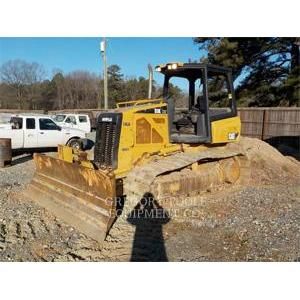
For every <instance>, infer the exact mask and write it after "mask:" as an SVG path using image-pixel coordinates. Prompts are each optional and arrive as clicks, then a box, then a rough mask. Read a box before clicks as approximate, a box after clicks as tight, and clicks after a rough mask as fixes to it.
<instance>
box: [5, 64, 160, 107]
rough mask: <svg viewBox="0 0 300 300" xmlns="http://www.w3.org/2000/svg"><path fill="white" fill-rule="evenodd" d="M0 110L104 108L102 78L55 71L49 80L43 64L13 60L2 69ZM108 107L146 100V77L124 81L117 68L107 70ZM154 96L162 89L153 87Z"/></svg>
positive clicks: (78, 72) (89, 74) (112, 66)
mask: <svg viewBox="0 0 300 300" xmlns="http://www.w3.org/2000/svg"><path fill="white" fill-rule="evenodd" d="M0 74H1V82H0V108H12V109H14V108H16V109H43V110H53V109H72V108H102V107H103V99H104V95H103V78H102V77H101V76H98V75H96V74H94V73H91V72H88V71H85V70H78V71H73V72H70V73H67V74H64V73H63V72H62V71H59V70H56V71H55V72H54V75H53V76H52V78H51V79H46V75H45V74H46V72H45V70H44V68H43V66H42V65H40V64H37V63H28V62H26V61H22V60H12V61H8V62H6V63H4V64H3V65H2V66H1V68H0ZM108 90H109V105H110V107H111V108H112V107H115V104H116V102H119V101H128V100H136V99H145V98H147V96H148V80H147V79H146V78H144V77H139V78H125V77H124V75H123V74H122V72H121V68H120V67H119V66H118V65H111V66H109V67H108ZM153 91H154V95H156V96H157V95H158V93H160V92H161V88H160V87H159V86H157V85H156V84H154V90H153Z"/></svg>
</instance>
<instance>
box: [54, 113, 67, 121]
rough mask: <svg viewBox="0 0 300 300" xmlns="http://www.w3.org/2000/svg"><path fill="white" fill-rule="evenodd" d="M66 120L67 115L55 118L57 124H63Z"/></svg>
mask: <svg viewBox="0 0 300 300" xmlns="http://www.w3.org/2000/svg"><path fill="white" fill-rule="evenodd" d="M65 118H66V115H56V116H55V117H54V121H56V122H63V121H64V119H65Z"/></svg>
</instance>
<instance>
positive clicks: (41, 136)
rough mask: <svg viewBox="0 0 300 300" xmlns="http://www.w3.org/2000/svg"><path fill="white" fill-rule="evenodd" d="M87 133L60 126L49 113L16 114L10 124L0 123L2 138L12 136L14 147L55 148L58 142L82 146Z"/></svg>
mask: <svg viewBox="0 0 300 300" xmlns="http://www.w3.org/2000/svg"><path fill="white" fill-rule="evenodd" d="M85 136H86V133H85V132H84V131H82V130H79V129H74V128H66V127H60V126H58V125H57V124H56V123H55V122H54V121H53V120H52V119H51V118H50V117H49V116H47V115H15V116H12V117H11V119H10V124H7V123H6V124H0V138H10V139H11V141H12V149H13V150H17V149H20V150H21V149H41V148H55V147H57V145H58V144H63V145H69V146H72V147H75V148H80V147H81V140H80V139H84V138H85Z"/></svg>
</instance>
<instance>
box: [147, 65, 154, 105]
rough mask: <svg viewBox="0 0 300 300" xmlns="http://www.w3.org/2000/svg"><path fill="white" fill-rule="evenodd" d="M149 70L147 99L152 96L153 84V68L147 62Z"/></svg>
mask: <svg viewBox="0 0 300 300" xmlns="http://www.w3.org/2000/svg"><path fill="white" fill-rule="evenodd" d="M148 71H149V77H148V79H149V87H148V99H151V98H152V85H153V68H152V66H151V65H150V64H148Z"/></svg>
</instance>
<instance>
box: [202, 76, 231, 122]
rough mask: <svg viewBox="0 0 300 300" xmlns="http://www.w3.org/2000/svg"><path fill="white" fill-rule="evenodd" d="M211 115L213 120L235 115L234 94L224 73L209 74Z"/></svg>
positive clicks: (208, 87) (208, 85) (208, 90)
mask: <svg viewBox="0 0 300 300" xmlns="http://www.w3.org/2000/svg"><path fill="white" fill-rule="evenodd" d="M207 92H208V106H209V115H210V117H211V119H220V118H225V117H229V116H231V115H232V113H233V99H232V97H233V92H232V91H231V86H230V83H229V79H228V77H227V75H226V74H224V73H217V72H210V71H208V73H207Z"/></svg>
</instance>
